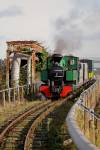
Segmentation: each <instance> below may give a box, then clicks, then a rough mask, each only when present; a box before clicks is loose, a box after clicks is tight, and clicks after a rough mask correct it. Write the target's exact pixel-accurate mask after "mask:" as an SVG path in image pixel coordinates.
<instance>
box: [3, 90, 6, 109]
mask: <svg viewBox="0 0 100 150" xmlns="http://www.w3.org/2000/svg"><path fill="white" fill-rule="evenodd" d="M5 104H6V99H5V91H3V106H5Z"/></svg>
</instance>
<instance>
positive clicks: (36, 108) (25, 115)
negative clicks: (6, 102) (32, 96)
mask: <svg viewBox="0 0 100 150" xmlns="http://www.w3.org/2000/svg"><path fill="white" fill-rule="evenodd" d="M49 103H51V102H50V101H45V102H42V103H41V104H40V105H38V104H37V106H35V107H34V106H33V107H32V108H31V109H30V110H28V111H26V112H25V113H23V114H21V115H20V116H18V117H17V118H16V119H15V120H13V121H12V122H11V123H10V124H9V125H8V126H7V127H6V128H5V129H4V130H3V131H2V132H1V134H0V144H1V143H2V141H3V139H4V137H5V136H6V134H7V133H8V132H9V131H10V130H11V129H12V128H14V127H15V126H16V125H17V124H18V123H20V122H21V121H22V120H23V119H24V118H25V117H27V116H28V115H30V114H31V113H33V112H35V111H37V110H39V109H40V108H41V107H43V106H45V105H47V104H49Z"/></svg>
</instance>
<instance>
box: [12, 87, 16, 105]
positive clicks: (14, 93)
mask: <svg viewBox="0 0 100 150" xmlns="http://www.w3.org/2000/svg"><path fill="white" fill-rule="evenodd" d="M13 92H14V103H15V102H16V93H15V92H16V90H15V88H14V89H13Z"/></svg>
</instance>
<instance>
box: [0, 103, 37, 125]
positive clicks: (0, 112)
mask: <svg viewBox="0 0 100 150" xmlns="http://www.w3.org/2000/svg"><path fill="white" fill-rule="evenodd" d="M36 103H40V101H39V100H38V101H31V102H28V101H23V102H16V104H14V103H11V104H8V103H6V106H5V107H2V106H0V125H1V124H3V123H4V122H5V121H6V120H8V119H11V118H13V117H14V116H16V115H17V114H19V113H21V112H23V111H25V109H27V108H29V107H31V106H33V105H35V104H36Z"/></svg>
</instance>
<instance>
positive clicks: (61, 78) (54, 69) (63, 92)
mask: <svg viewBox="0 0 100 150" xmlns="http://www.w3.org/2000/svg"><path fill="white" fill-rule="evenodd" d="M79 67H80V65H79V58H78V57H75V56H62V55H60V54H53V55H52V56H49V57H48V58H47V60H46V66H45V69H44V70H43V71H42V72H41V81H42V82H43V84H42V85H41V86H40V88H39V90H40V92H41V93H42V94H43V95H44V96H45V97H47V98H55V99H58V98H59V97H66V96H67V95H68V94H69V93H70V92H71V91H72V90H73V88H74V87H75V86H76V85H77V83H78V81H79Z"/></svg>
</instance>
